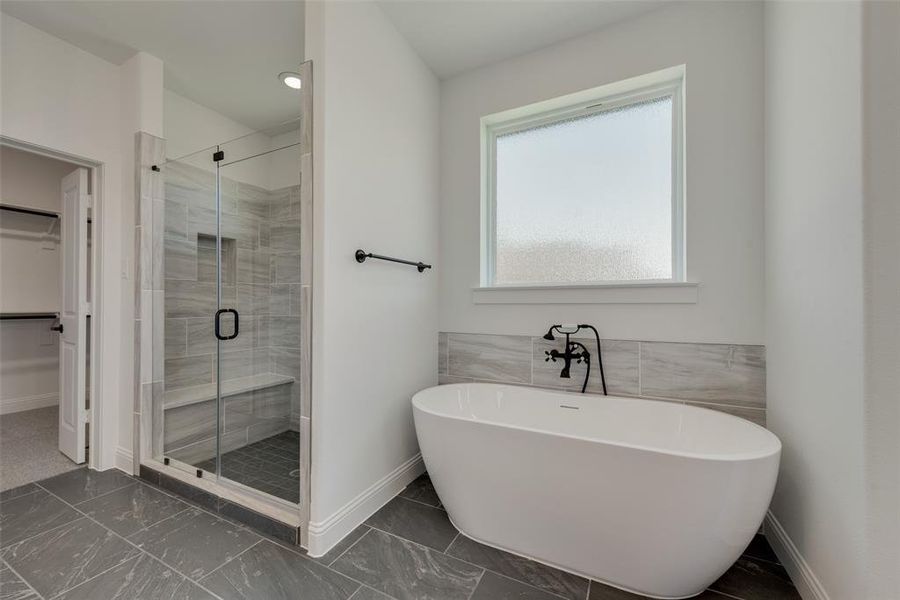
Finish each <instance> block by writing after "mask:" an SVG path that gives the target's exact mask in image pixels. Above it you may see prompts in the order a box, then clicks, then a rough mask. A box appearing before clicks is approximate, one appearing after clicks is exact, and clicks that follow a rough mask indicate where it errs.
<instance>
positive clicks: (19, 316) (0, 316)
mask: <svg viewBox="0 0 900 600" xmlns="http://www.w3.org/2000/svg"><path fill="white" fill-rule="evenodd" d="M58 318H59V315H58V314H56V313H0V321H24V320H29V319H40V320H50V319H58Z"/></svg>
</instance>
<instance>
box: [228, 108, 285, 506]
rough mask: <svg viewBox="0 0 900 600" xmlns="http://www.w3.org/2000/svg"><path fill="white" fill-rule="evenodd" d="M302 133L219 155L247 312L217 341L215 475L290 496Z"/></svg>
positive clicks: (241, 304) (235, 270)
mask: <svg viewBox="0 0 900 600" xmlns="http://www.w3.org/2000/svg"><path fill="white" fill-rule="evenodd" d="M285 129H286V131H285ZM298 136H299V131H298V130H291V129H290V125H289V124H286V125H285V126H282V128H281V131H280V132H279V133H278V134H275V135H273V134H271V133H262V132H261V133H256V134H252V135H249V136H245V137H243V138H240V139H237V140H234V141H232V142H228V143H226V144H223V145H222V146H221V149H222V151H223V158H222V160H220V161H219V162H218V163H217V164H218V182H219V191H220V224H221V229H220V236H219V239H220V241H221V244H222V245H223V247H225V248H226V251H225V252H223V253H222V258H223V261H222V270H221V273H222V276H223V283H224V282H225V281H227V282H228V284H229V285H231V284H233V285H234V286H235V288H236V300H237V302H236V308H237V311H238V313H239V315H240V317H239V318H240V333H239V335H238V336H237V337H236V338H234V339H231V340H223V341H220V342H219V365H220V375H219V378H218V381H219V385H220V398H219V415H220V426H221V431H220V444H219V452H220V454H219V463H218V467H219V470H218V474H219V476H220V478H221V480H222V481H224V482H228V483H233V484H236V485H239V486H245V487H249V488H251V489H254V490H257V491H261V492H264V493H266V494H269V495H271V496H274V497H276V498H279V499H281V500H284V501H287V502H290V503H297V502H299V499H300V415H301V406H300V403H301V387H300V383H301V379H302V378H301V320H300V316H301V315H300V311H301V304H302V289H301V279H300V239H301V237H300V206H301V203H300V154H299V150H300V148H299V143H298ZM226 259H227V260H226ZM229 261H231V262H229ZM221 289H222V290H223V291H227V292H229V293H230V289H229V288H228V285H224V286H223V287H222V288H221Z"/></svg>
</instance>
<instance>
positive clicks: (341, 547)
mask: <svg viewBox="0 0 900 600" xmlns="http://www.w3.org/2000/svg"><path fill="white" fill-rule="evenodd" d="M369 529H370V527H369V526H368V525H360V526H359V527H357V528H356V529H354V530H353V531H351V532H350V533H348V534H347V536H346V537H345V538H344V539H342V540H341V541H340V542H338V543H337V544H336V545H335V546H334V548H332V549H331V550H329V551H328V552H327V553H325V554H324V555H323V556H320V557H319V558H313V560H314V561H317V562H320V563H322V564H323V565H330V564H331V563H333V562H334V561H335V560H337V558H338V557H339V556H340V555H341V554H343V553H344V552H346V551H347V549H348V548H349V547H350V546H352V545H353V544H355V543H356V542H358V541H359V538H361V537H362V536H364V535H366V533H368V532H369Z"/></svg>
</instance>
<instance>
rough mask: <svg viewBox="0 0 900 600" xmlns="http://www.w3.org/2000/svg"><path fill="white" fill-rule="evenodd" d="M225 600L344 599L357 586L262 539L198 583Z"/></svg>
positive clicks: (357, 585) (353, 582)
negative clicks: (262, 599) (259, 599)
mask: <svg viewBox="0 0 900 600" xmlns="http://www.w3.org/2000/svg"><path fill="white" fill-rule="evenodd" d="M201 583H202V584H203V585H204V586H205V587H207V588H208V589H210V590H211V591H212V592H214V593H215V594H217V595H218V596H220V597H222V598H223V599H225V600H251V599H256V598H265V599H266V600H278V599H284V600H289V599H293V598H297V597H298V596H299V597H303V598H309V599H310V600H346V599H347V598H349V597H350V595H351V594H353V592H355V591H356V590H357V588H359V584H358V583H356V582H355V581H352V580H350V579H348V578H346V577H344V576H343V575H340V574H338V573H335V572H334V571H332V570H330V569H328V568H326V567H324V566H322V565H320V564H318V563H316V562H315V561H312V560H310V559H308V558H306V557H303V556H300V555H299V554H297V553H296V552H291V551H290V550H286V549H284V548H282V547H281V546H279V545H277V544H273V543H272V542H270V541H268V540H265V541H262V542H260V543H259V544H257V545H255V546H253V547H252V548H250V549H249V550H247V551H246V552H244V553H243V554H241V555H240V556H238V557H237V558H235V559H234V560H232V561H231V562H229V563H228V564H226V565H225V566H223V567H222V568H220V569H218V570H216V571H215V572H214V573H212V574H211V575H209V576H208V577H206V578H205V579H203V581H202V582H201Z"/></svg>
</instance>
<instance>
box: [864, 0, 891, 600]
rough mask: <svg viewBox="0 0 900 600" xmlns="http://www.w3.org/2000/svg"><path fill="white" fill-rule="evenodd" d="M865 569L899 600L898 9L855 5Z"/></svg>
mask: <svg viewBox="0 0 900 600" xmlns="http://www.w3.org/2000/svg"><path fill="white" fill-rule="evenodd" d="M862 37H863V56H864V66H863V115H864V118H863V135H864V142H863V153H864V169H865V171H864V174H865V182H864V185H865V192H866V194H865V195H866V197H865V217H864V232H865V267H866V272H865V306H866V323H865V337H866V458H867V466H866V477H867V482H866V489H867V490H868V511H867V512H868V515H867V532H868V535H869V540H868V552H867V556H866V562H867V565H868V573H867V578H868V580H869V581H870V588H869V596H870V597H871V598H900V508H898V507H900V268H898V261H900V168H898V167H900V77H898V76H897V74H898V73H900V3H898V2H868V3H865V4H864V5H863V36H862Z"/></svg>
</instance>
